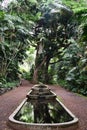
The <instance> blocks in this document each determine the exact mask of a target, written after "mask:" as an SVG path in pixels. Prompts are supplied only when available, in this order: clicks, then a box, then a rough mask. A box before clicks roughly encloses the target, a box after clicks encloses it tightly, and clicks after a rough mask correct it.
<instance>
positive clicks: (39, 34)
mask: <svg viewBox="0 0 87 130" xmlns="http://www.w3.org/2000/svg"><path fill="white" fill-rule="evenodd" d="M40 11H41V14H42V15H41V18H40V19H39V20H38V21H37V24H36V27H35V42H36V49H37V53H36V61H35V70H34V75H33V81H34V82H38V78H39V79H41V78H42V81H43V82H46V83H47V82H49V75H48V68H49V65H50V61H51V59H53V58H54V57H56V60H59V59H60V57H61V55H62V52H63V50H64V49H65V48H67V47H68V46H69V45H70V42H68V39H70V37H73V36H75V33H73V32H74V22H72V21H71V17H73V12H72V11H71V10H70V9H69V8H67V7H66V6H63V5H61V4H59V3H57V2H55V1H51V2H49V1H48V3H47V2H46V3H42V4H41V6H40ZM71 30H72V31H71Z"/></svg>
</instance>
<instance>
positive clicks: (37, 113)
mask: <svg viewBox="0 0 87 130" xmlns="http://www.w3.org/2000/svg"><path fill="white" fill-rule="evenodd" d="M15 119H16V120H19V121H23V122H27V123H63V122H68V121H71V120H72V117H71V116H70V115H69V114H68V113H67V112H66V111H65V110H64V108H62V107H61V105H60V104H59V103H58V102H57V101H56V100H53V101H50V102H48V101H46V102H43V101H42V102H41V101H38V102H35V101H31V100H30V101H28V102H26V103H25V104H24V106H23V107H22V108H21V110H20V111H19V112H18V113H17V115H16V116H15Z"/></svg>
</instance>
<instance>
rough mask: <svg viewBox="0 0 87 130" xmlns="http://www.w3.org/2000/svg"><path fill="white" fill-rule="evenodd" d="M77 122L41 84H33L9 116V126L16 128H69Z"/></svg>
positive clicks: (44, 129)
mask: <svg viewBox="0 0 87 130" xmlns="http://www.w3.org/2000/svg"><path fill="white" fill-rule="evenodd" d="M77 122H78V118H77V117H75V115H73V114H72V113H71V112H70V111H69V110H68V109H67V108H66V107H65V105H64V104H62V103H61V102H60V101H59V99H58V98H57V95H56V94H55V93H54V92H52V91H51V90H50V89H49V87H48V86H47V85H43V84H39V85H35V86H33V87H32V89H31V90H30V91H29V93H28V94H27V95H26V98H25V99H24V100H23V102H22V103H21V104H20V105H19V106H18V108H17V109H16V110H15V111H14V112H13V113H12V114H11V115H10V117H9V126H11V127H12V128H13V129H16V130H21V129H22V130H67V128H68V127H69V128H70V130H71V129H73V126H74V128H75V127H77V126H78V125H77Z"/></svg>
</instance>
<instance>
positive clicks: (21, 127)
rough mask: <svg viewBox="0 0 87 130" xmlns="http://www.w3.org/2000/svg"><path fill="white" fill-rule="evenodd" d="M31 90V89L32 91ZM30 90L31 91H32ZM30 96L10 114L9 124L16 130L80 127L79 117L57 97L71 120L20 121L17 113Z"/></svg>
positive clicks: (71, 128) (55, 129)
mask: <svg viewBox="0 0 87 130" xmlns="http://www.w3.org/2000/svg"><path fill="white" fill-rule="evenodd" d="M30 92H31V91H30ZM30 92H29V93H30ZM27 100H28V98H27V97H26V98H25V99H24V100H23V101H22V103H21V104H20V105H19V106H18V107H17V109H16V110H15V111H14V112H13V113H12V114H11V115H10V117H9V121H8V124H9V126H10V127H12V128H13V129H15V130H67V128H68V127H69V129H70V130H73V129H75V127H76V128H77V127H78V124H77V123H78V118H77V117H76V116H75V115H74V114H72V112H71V111H70V110H69V109H67V108H66V106H65V105H64V104H63V103H62V102H61V101H60V100H58V99H57V98H56V99H55V100H56V101H57V102H58V103H59V104H60V105H61V106H62V107H63V108H64V109H65V111H66V112H67V113H68V114H69V115H70V117H71V118H72V120H71V121H68V122H63V123H26V122H22V121H18V120H16V119H15V116H16V115H17V113H18V112H19V111H20V110H21V108H22V107H23V106H24V104H25V103H26V102H27Z"/></svg>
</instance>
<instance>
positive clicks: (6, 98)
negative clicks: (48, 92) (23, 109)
mask: <svg viewBox="0 0 87 130" xmlns="http://www.w3.org/2000/svg"><path fill="white" fill-rule="evenodd" d="M32 86H33V84H30V83H29V82H28V81H25V80H24V81H22V85H21V86H19V87H18V88H15V89H13V90H11V91H9V92H6V93H5V94H3V95H1V96H0V130H12V129H11V128H9V127H8V126H7V122H8V117H9V116H10V114H11V113H12V112H13V111H14V110H15V109H16V107H17V106H18V105H19V104H20V103H21V102H22V100H23V99H24V98H25V96H26V94H27V92H28V91H29V90H30V89H31V87H32ZM49 86H50V88H51V89H52V91H54V92H55V93H56V94H57V95H58V97H59V98H60V100H61V101H62V103H64V105H65V106H66V107H67V108H68V109H69V110H71V111H72V113H73V114H74V115H75V116H76V117H78V119H79V123H78V128H74V127H73V129H72V130H87V97H83V96H80V95H77V94H74V93H71V92H69V91H67V90H65V89H64V88H61V87H59V86H52V85H49ZM67 130H71V129H70V128H67Z"/></svg>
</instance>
